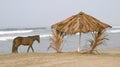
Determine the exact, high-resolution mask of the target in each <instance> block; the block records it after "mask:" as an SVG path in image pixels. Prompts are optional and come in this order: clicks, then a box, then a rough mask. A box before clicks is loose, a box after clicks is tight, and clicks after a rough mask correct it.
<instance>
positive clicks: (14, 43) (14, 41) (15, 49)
mask: <svg viewBox="0 0 120 67" xmlns="http://www.w3.org/2000/svg"><path fill="white" fill-rule="evenodd" d="M16 51H17V47H16V38H15V39H14V40H13V46H12V53H15V52H16Z"/></svg>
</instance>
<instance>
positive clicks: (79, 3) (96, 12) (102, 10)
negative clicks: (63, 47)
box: [0, 0, 120, 28]
mask: <svg viewBox="0 0 120 67" xmlns="http://www.w3.org/2000/svg"><path fill="white" fill-rule="evenodd" d="M80 11H83V12H85V13H87V14H89V15H91V16H93V17H95V18H97V19H99V20H101V21H103V22H105V23H108V24H110V25H113V26H118V25H120V0H0V28H16V27H17V28H24V27H49V26H51V25H52V24H54V23H57V22H59V21H62V20H64V19H66V18H67V17H69V16H72V15H74V14H77V13H79V12H80Z"/></svg>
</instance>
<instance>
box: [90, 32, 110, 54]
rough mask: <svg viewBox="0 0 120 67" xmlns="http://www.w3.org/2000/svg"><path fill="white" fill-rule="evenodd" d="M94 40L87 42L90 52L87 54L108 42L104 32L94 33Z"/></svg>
mask: <svg viewBox="0 0 120 67" xmlns="http://www.w3.org/2000/svg"><path fill="white" fill-rule="evenodd" d="M93 35H94V40H89V42H90V43H91V44H90V47H91V50H90V51H89V53H93V51H94V49H95V48H96V47H97V46H99V45H101V44H103V43H104V42H105V41H106V40H108V38H106V34H105V30H102V31H99V32H94V33H93Z"/></svg>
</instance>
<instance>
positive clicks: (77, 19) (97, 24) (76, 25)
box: [51, 12, 111, 51]
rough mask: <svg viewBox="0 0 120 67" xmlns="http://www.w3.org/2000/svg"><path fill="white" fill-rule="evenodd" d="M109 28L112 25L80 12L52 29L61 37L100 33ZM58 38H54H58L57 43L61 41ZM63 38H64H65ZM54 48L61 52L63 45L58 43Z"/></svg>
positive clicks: (54, 25)
mask: <svg viewBox="0 0 120 67" xmlns="http://www.w3.org/2000/svg"><path fill="white" fill-rule="evenodd" d="M108 27H110V28H111V26H110V25H108V24H106V23H103V22H101V21H100V20H98V19H96V18H94V17H92V16H90V15H88V14H86V13H84V12H80V13H78V14H76V15H73V16H71V17H68V18H67V19H65V20H63V21H61V22H58V23H56V24H53V25H52V26H51V28H52V29H53V30H54V31H53V32H54V33H56V34H58V36H61V35H63V34H65V35H72V34H76V33H88V32H100V31H102V30H104V29H106V28H108ZM58 36H55V37H54V38H56V41H60V40H59V39H60V38H59V37H58ZM61 37H62V38H63V36H61ZM80 37H81V35H80ZM79 40H80V39H79ZM54 42H55V41H54ZM61 42H62V41H61ZM54 46H55V48H57V50H58V51H59V49H60V46H61V43H59V44H57V43H56V44H54ZM56 46H57V47H56Z"/></svg>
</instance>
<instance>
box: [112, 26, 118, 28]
mask: <svg viewBox="0 0 120 67" xmlns="http://www.w3.org/2000/svg"><path fill="white" fill-rule="evenodd" d="M112 28H120V26H112Z"/></svg>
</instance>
